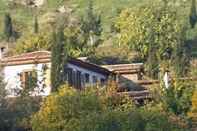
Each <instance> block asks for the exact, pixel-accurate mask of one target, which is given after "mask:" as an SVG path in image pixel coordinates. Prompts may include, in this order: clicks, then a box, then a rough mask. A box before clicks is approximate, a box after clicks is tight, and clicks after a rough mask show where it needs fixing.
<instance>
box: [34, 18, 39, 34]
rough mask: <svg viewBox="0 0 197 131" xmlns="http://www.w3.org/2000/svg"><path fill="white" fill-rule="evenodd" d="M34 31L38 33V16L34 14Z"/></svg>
mask: <svg viewBox="0 0 197 131" xmlns="http://www.w3.org/2000/svg"><path fill="white" fill-rule="evenodd" d="M34 33H35V34H37V33H39V24H38V17H37V16H35V19H34Z"/></svg>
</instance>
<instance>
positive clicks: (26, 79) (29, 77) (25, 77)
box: [20, 71, 37, 88]
mask: <svg viewBox="0 0 197 131" xmlns="http://www.w3.org/2000/svg"><path fill="white" fill-rule="evenodd" d="M20 81H21V86H22V87H23V88H34V87H36V85H37V73H36V71H24V72H22V73H20Z"/></svg>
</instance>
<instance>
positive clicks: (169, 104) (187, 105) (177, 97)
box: [162, 80, 196, 117]
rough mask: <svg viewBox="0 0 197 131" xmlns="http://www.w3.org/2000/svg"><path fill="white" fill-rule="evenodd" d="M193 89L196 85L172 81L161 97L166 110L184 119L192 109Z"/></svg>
mask: <svg viewBox="0 0 197 131" xmlns="http://www.w3.org/2000/svg"><path fill="white" fill-rule="evenodd" d="M195 88H196V85H195V84H194V83H191V82H181V81H179V80H175V81H173V82H172V83H171V86H170V87H169V88H168V89H165V90H164V93H163V97H162V98H163V103H164V106H165V108H166V110H168V111H170V112H172V113H174V114H176V115H182V116H185V117H186V116H187V113H188V112H189V111H190V109H191V107H192V95H193V92H194V90H195Z"/></svg>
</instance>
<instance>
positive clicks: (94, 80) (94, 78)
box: [92, 76, 97, 84]
mask: <svg viewBox="0 0 197 131" xmlns="http://www.w3.org/2000/svg"><path fill="white" fill-rule="evenodd" d="M92 79H93V84H94V83H97V77H96V76H93V77H92Z"/></svg>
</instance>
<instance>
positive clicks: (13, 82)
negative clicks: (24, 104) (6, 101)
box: [3, 63, 107, 96]
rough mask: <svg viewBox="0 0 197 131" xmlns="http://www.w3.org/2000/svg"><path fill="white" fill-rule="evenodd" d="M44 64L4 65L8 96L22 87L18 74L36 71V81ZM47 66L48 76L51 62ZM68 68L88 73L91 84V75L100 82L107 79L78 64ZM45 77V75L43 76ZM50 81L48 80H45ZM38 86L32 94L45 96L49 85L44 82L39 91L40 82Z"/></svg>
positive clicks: (14, 94)
mask: <svg viewBox="0 0 197 131" xmlns="http://www.w3.org/2000/svg"><path fill="white" fill-rule="evenodd" d="M43 65H44V64H27V65H15V66H5V67H4V69H3V72H4V80H5V82H6V83H7V86H6V89H7V90H8V92H9V96H16V95H17V94H16V93H15V92H14V90H16V89H22V87H21V81H20V76H19V74H20V73H22V72H24V71H28V70H35V71H37V78H38V81H41V80H42V79H43V72H42V67H43ZM47 67H48V70H49V71H47V72H48V74H47V75H48V76H50V73H49V72H50V69H51V63H47ZM68 67H69V68H72V69H73V70H75V71H80V72H81V73H82V74H85V73H88V74H89V77H90V83H89V84H91V85H93V84H95V83H94V82H93V76H96V77H97V79H98V82H100V80H101V79H107V78H106V77H107V76H105V75H102V74H100V73H96V72H94V71H90V70H88V69H85V68H81V67H79V66H76V65H73V64H68ZM45 77H47V76H45ZM46 81H50V78H48V79H47V80H46ZM47 83H50V82H47ZM38 85H39V87H38V88H36V91H35V92H34V93H33V95H41V96H47V95H49V94H50V92H51V85H50V84H46V85H47V86H46V87H45V88H44V90H43V92H40V89H41V88H42V86H41V84H39V82H38ZM38 92H39V93H38Z"/></svg>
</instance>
